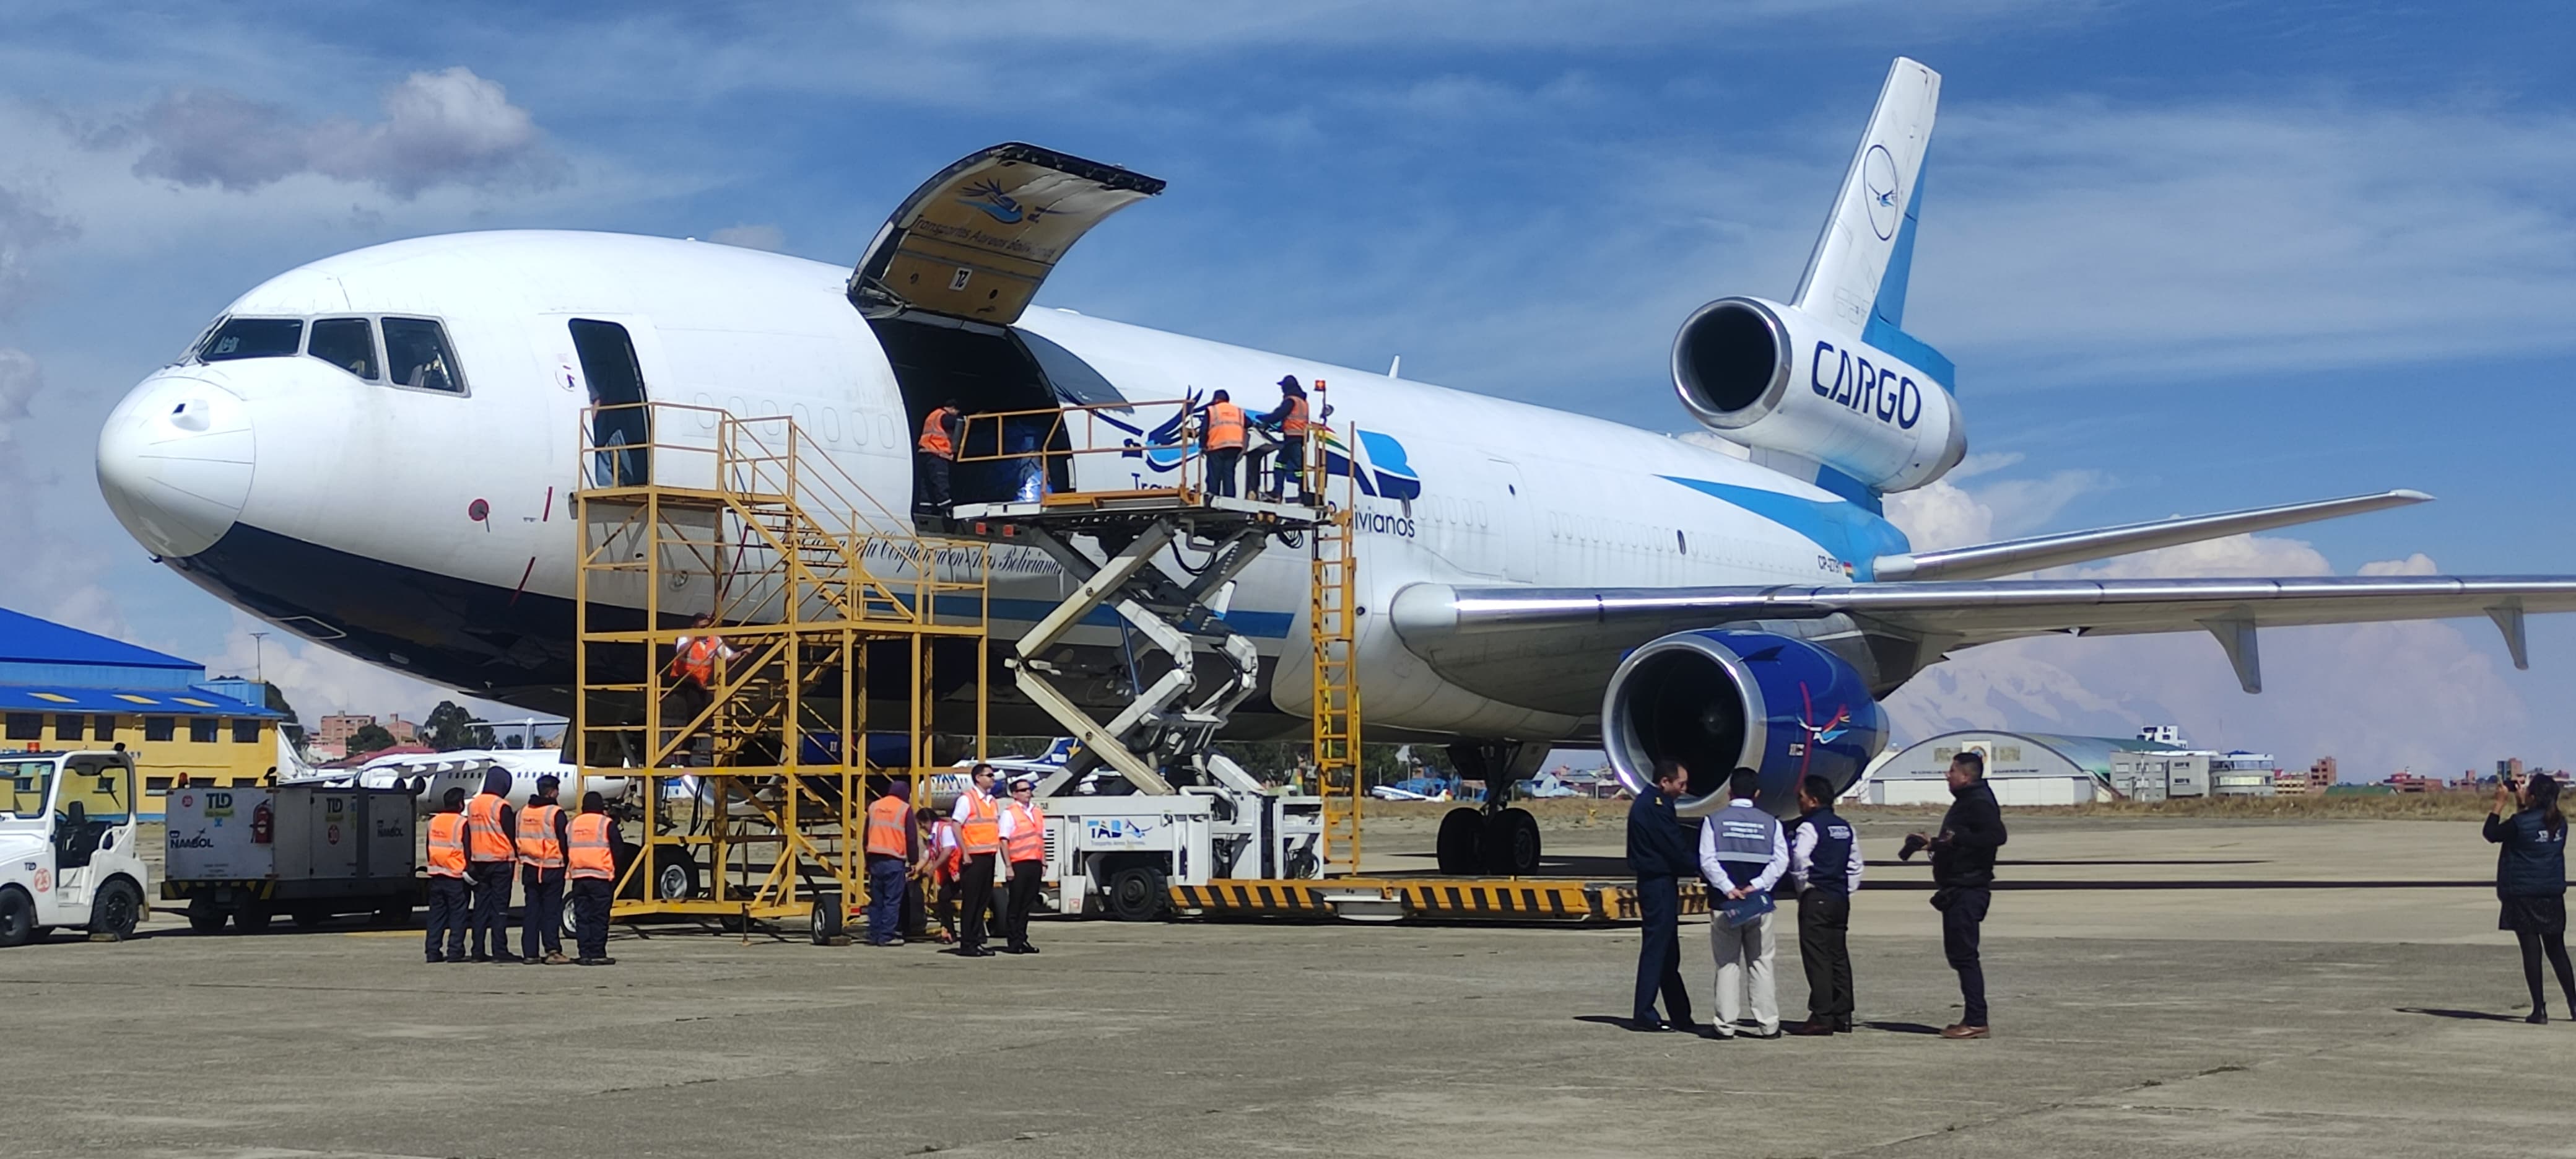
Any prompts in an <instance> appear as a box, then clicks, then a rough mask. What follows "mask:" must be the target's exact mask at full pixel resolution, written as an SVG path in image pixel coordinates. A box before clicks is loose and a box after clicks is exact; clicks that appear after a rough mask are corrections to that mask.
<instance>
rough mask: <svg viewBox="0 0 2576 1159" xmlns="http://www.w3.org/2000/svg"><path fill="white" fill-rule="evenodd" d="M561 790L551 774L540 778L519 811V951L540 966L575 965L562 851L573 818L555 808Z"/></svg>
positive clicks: (557, 806)
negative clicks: (569, 952) (566, 935)
mask: <svg viewBox="0 0 2576 1159" xmlns="http://www.w3.org/2000/svg"><path fill="white" fill-rule="evenodd" d="M562 787H563V781H562V780H561V779H560V778H558V777H556V776H555V775H554V774H553V773H547V774H546V775H544V776H542V777H538V778H537V791H536V792H534V793H530V794H528V807H527V808H525V809H523V810H520V812H519V887H520V897H521V898H522V899H523V900H522V902H521V905H520V909H519V952H520V953H521V954H522V955H524V956H526V958H527V959H528V960H529V961H530V962H534V963H536V964H537V965H540V966H563V965H569V964H570V963H571V961H572V959H570V958H566V957H564V953H563V902H564V847H565V845H566V844H567V842H568V840H569V838H570V837H571V832H572V818H571V817H569V816H566V815H565V813H564V811H563V807H562V806H560V805H557V804H555V793H556V792H557V791H559V790H560V789H561V788H562ZM540 950H543V951H544V956H542V957H540V956H539V955H538V951H540Z"/></svg>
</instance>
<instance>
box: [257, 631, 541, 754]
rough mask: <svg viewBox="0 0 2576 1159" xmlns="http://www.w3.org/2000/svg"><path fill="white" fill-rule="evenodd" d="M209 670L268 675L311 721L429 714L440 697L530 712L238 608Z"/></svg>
mask: <svg viewBox="0 0 2576 1159" xmlns="http://www.w3.org/2000/svg"><path fill="white" fill-rule="evenodd" d="M253 632H264V633H266V634H267V638H266V639H264V640H262V639H254V638H252V636H251V633H253ZM206 670H207V674H208V675H213V676H221V675H239V676H252V675H265V676H266V677H267V679H268V682H269V683H271V684H274V685H276V686H277V687H278V690H279V691H281V692H283V693H285V694H286V699H287V701H288V703H291V704H293V705H294V706H295V711H296V713H297V714H298V715H299V716H301V717H302V718H303V721H304V723H305V724H306V725H308V726H309V725H313V724H316V723H318V722H319V721H320V720H321V718H322V716H323V714H325V713H333V712H363V713H368V714H370V715H374V716H388V715H392V714H396V713H399V714H401V715H402V717H403V718H404V719H406V720H412V721H420V720H426V719H428V716H429V710H430V709H431V708H432V707H434V706H435V705H436V704H437V703H438V702H439V701H441V700H453V701H455V702H457V703H459V704H462V705H464V706H466V707H467V708H469V709H471V710H473V712H474V714H475V715H477V716H481V717H484V718H486V719H495V720H497V719H505V718H506V719H515V718H517V717H520V716H523V715H525V714H524V713H521V712H519V711H518V710H516V709H512V708H509V707H507V706H505V705H499V704H494V703H492V702H489V701H483V700H476V699H473V698H471V697H467V696H464V695H462V694H460V693H456V692H451V691H448V690H446V689H443V688H440V687H438V686H436V685H433V684H427V683H423V682H422V681H419V680H416V679H413V678H412V677H409V676H405V675H403V674H402V673H400V672H396V671H394V670H392V669H389V668H380V667H377V666H376V665H373V664H369V663H367V662H366V661H363V660H356V659H352V658H350V657H348V656H343V655H341V654H340V653H338V652H334V651H332V650H330V649H328V648H324V647H322V646H320V645H318V644H311V643H307V642H305V641H304V640H301V639H298V638H296V637H294V636H291V635H289V634H287V633H286V632H283V631H280V630H278V629H276V628H274V627H271V626H270V625H268V624H264V623H262V622H260V621H259V620H256V619H254V618H252V617H251V616H250V615H249V614H248V613H245V612H239V611H235V612H233V613H232V628H231V630H230V631H228V632H226V633H225V635H224V644H223V651H222V652H220V653H218V654H216V655H214V656H209V657H207V658H206Z"/></svg>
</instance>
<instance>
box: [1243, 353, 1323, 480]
mask: <svg viewBox="0 0 2576 1159" xmlns="http://www.w3.org/2000/svg"><path fill="white" fill-rule="evenodd" d="M1252 421H1253V422H1254V423H1256V424H1258V425H1260V426H1262V427H1264V428H1266V429H1268V430H1272V431H1276V432H1278V433H1279V446H1278V449H1277V450H1275V451H1273V452H1272V454H1273V456H1274V457H1273V458H1272V459H1271V460H1270V497H1271V498H1273V499H1278V500H1282V501H1285V500H1286V499H1287V498H1288V480H1290V479H1295V480H1296V481H1297V501H1298V502H1300V503H1303V502H1305V501H1306V431H1307V430H1308V429H1309V428H1311V427H1313V426H1314V425H1315V424H1314V416H1313V413H1312V412H1311V411H1309V410H1308V409H1307V407H1306V388H1305V387H1304V386H1302V385H1300V384H1299V383H1298V382H1297V376H1296V375H1293V374H1283V375H1280V376H1279V405H1278V406H1275V407H1272V408H1270V413H1269V414H1266V415H1263V416H1261V417H1260V418H1257V419H1254V420H1252Z"/></svg>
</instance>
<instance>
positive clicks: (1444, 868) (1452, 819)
mask: <svg viewBox="0 0 2576 1159" xmlns="http://www.w3.org/2000/svg"><path fill="white" fill-rule="evenodd" d="M1484 848H1485V815H1484V814H1483V813H1480V812H1477V811H1476V810H1474V809H1451V810H1449V814H1448V815H1447V816H1445V817H1442V818H1441V819H1440V844H1439V851H1440V857H1439V861H1440V872H1442V873H1446V874H1451V875H1454V876H1459V877H1466V876H1471V875H1474V874H1479V873H1483V872H1485V854H1484Z"/></svg>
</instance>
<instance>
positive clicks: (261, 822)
mask: <svg viewBox="0 0 2576 1159" xmlns="http://www.w3.org/2000/svg"><path fill="white" fill-rule="evenodd" d="M276 830H277V814H276V813H275V812H274V811H272V810H270V809H269V807H268V802H266V801H262V802H260V803H259V807H258V808H256V809H253V810H251V811H250V843H251V844H253V845H266V844H268V839H269V838H270V837H271V836H272V835H274V834H275V832H276Z"/></svg>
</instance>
